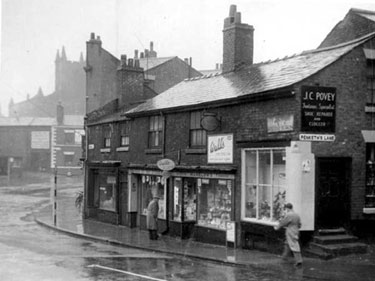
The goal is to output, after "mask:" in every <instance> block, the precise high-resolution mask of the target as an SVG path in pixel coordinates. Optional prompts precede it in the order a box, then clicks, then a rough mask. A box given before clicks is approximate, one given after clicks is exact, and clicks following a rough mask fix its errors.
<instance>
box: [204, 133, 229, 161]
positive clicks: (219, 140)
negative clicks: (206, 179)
mask: <svg viewBox="0 0 375 281" xmlns="http://www.w3.org/2000/svg"><path fill="white" fill-rule="evenodd" d="M207 162H208V163H210V164H232V163H233V134H225V135H210V136H208V140H207Z"/></svg>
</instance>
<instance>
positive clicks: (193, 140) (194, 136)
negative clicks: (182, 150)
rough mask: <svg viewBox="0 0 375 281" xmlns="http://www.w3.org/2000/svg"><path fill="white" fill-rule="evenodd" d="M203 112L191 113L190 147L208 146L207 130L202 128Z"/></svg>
mask: <svg viewBox="0 0 375 281" xmlns="http://www.w3.org/2000/svg"><path fill="white" fill-rule="evenodd" d="M201 118H202V112H201V111H195V112H191V113H190V146H191V147H205V146H206V144H207V135H206V130H204V129H202V127H201Z"/></svg>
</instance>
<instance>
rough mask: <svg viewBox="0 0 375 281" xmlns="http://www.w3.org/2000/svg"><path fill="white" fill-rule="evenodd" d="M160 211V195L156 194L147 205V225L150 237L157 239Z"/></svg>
mask: <svg viewBox="0 0 375 281" xmlns="http://www.w3.org/2000/svg"><path fill="white" fill-rule="evenodd" d="M158 213H159V197H158V196H154V198H153V199H152V200H151V201H150V203H149V204H148V206H147V219H146V225H147V229H148V231H149V235H150V239H151V240H157V239H158V234H157V228H158Z"/></svg>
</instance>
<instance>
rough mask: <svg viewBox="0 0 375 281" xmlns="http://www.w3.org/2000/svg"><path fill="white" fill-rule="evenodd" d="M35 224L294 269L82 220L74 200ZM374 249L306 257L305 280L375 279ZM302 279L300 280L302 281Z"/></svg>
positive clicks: (249, 253)
mask: <svg viewBox="0 0 375 281" xmlns="http://www.w3.org/2000/svg"><path fill="white" fill-rule="evenodd" d="M34 215H35V217H36V221H37V222H38V223H39V224H41V225H43V226H46V227H49V228H52V229H55V230H57V231H60V232H63V233H66V234H68V235H72V236H78V237H80V238H86V239H89V240H94V241H100V242H104V243H109V244H112V245H118V246H126V247H133V248H138V249H145V250H149V251H153V252H157V253H165V254H171V255H177V256H180V257H189V258H194V259H202V260H207V261H213V262H219V263H224V264H226V265H233V266H251V267H254V266H255V267H259V268H265V269H267V268H268V267H269V266H274V267H276V268H277V267H291V268H292V267H293V265H292V261H290V262H283V261H281V260H280V257H279V256H277V255H275V254H271V253H267V252H262V251H257V250H245V249H239V248H236V249H233V248H227V247H223V246H217V245H211V244H205V243H199V242H196V241H193V240H182V239H179V238H173V237H170V236H161V237H160V239H159V240H156V241H154V240H149V238H148V232H146V231H143V230H139V229H138V228H128V227H125V226H118V225H112V224H107V223H101V222H97V221H94V220H90V219H82V216H81V214H80V212H79V211H78V210H77V208H76V207H75V205H74V197H70V198H69V197H64V196H61V197H60V198H59V199H58V200H57V216H56V221H57V223H56V225H54V221H53V216H52V205H48V206H46V207H43V208H41V209H40V210H39V211H38V212H36V213H35V214H34ZM374 249H375V247H374V245H369V251H368V253H366V254H359V255H358V254H356V255H349V256H344V257H339V258H336V259H332V260H328V261H325V260H320V259H315V258H307V257H305V258H304V264H303V267H302V269H299V270H301V278H302V279H305V278H307V279H319V280H357V281H359V280H375V278H374V276H375V251H374ZM302 279H301V280H302Z"/></svg>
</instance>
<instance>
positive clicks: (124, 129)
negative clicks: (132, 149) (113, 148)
mask: <svg viewBox="0 0 375 281" xmlns="http://www.w3.org/2000/svg"><path fill="white" fill-rule="evenodd" d="M119 126H120V130H119V131H120V147H129V144H130V121H125V122H121V123H120V125H119Z"/></svg>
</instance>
